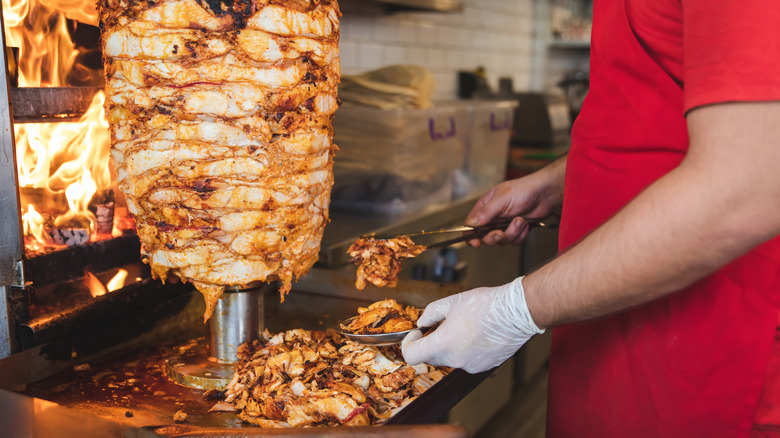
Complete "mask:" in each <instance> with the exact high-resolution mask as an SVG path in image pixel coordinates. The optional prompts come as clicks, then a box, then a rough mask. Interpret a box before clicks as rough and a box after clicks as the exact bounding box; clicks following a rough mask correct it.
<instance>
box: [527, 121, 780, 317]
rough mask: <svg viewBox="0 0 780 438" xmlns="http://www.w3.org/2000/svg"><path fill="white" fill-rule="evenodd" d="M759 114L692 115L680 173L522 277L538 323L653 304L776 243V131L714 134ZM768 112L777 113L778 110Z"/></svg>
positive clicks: (779, 183)
mask: <svg viewBox="0 0 780 438" xmlns="http://www.w3.org/2000/svg"><path fill="white" fill-rule="evenodd" d="M738 109H739V108H737V110H738ZM754 109H755V107H753V108H749V111H748V112H747V114H741V113H739V112H737V113H736V114H734V113H733V110H734V108H726V110H725V111H722V110H723V109H722V108H721V109H716V110H715V112H714V113H713V112H711V111H709V112H708V111H704V112H703V113H701V114H697V115H696V116H693V115H692V119H691V120H690V122H689V126H690V132H691V150H690V151H689V156H688V157H686V159H685V160H684V162H683V163H682V164H681V165H680V166H679V167H678V168H676V169H674V170H673V171H672V172H670V173H669V174H667V175H666V176H664V177H663V178H661V179H660V180H658V181H656V182H655V183H654V184H652V185H651V186H650V187H648V188H647V189H646V190H645V191H644V192H642V193H641V194H640V195H639V196H637V197H636V198H635V199H634V200H633V201H632V202H630V203H629V204H628V205H627V206H626V207H625V208H624V209H623V210H621V211H620V212H619V213H617V214H616V215H615V216H614V217H613V218H612V219H610V220H609V221H607V222H606V223H605V224H603V225H602V226H601V227H599V228H598V229H596V230H594V231H593V232H592V233H591V234H590V235H588V236H587V237H586V238H584V239H583V240H582V241H580V242H579V243H578V244H576V245H574V246H573V247H571V248H570V249H569V250H568V251H566V252H565V253H564V254H562V255H560V256H559V257H558V258H556V259H555V260H553V261H552V262H550V263H549V264H547V265H545V266H543V267H542V268H540V269H539V270H537V271H536V272H533V273H532V274H530V275H528V276H526V277H525V279H524V282H523V284H524V286H525V290H526V299H527V301H528V306H529V309H530V311H531V315H532V316H533V319H534V321H535V322H536V324H537V325H539V326H540V327H542V328H546V327H551V326H555V325H559V324H563V323H568V322H573V321H580V320H586V319H590V318H595V317H599V316H602V315H605V314H609V313H613V312H616V311H620V310H623V309H627V308H630V307H633V306H637V305H639V304H642V303H645V302H648V301H651V300H653V299H655V298H658V297H660V296H663V295H666V294H669V293H672V292H674V291H676V290H679V289H681V288H683V287H685V286H687V285H689V284H691V283H693V282H695V281H696V280H698V279H700V278H702V277H703V276H705V275H707V274H709V273H711V272H713V271H715V270H717V269H718V268H720V267H721V266H723V265H725V264H727V263H728V262H730V261H731V260H733V259H735V258H737V257H739V256H740V255H741V254H743V253H745V252H747V251H749V250H750V249H751V248H753V247H754V246H756V245H758V244H760V243H761V242H764V241H766V240H768V239H770V238H771V237H773V236H774V235H776V234H777V232H778V229H779V228H780V221H779V220H778V218H780V208H778V206H777V204H780V202H778V199H780V197H778V196H780V176H778V173H780V172H777V170H776V166H775V164H774V163H777V162H780V161H776V160H780V153H778V152H775V151H774V150H773V149H778V148H777V147H776V141H777V138H778V134H780V131H778V129H777V128H774V127H771V126H770V127H767V126H764V125H762V126H757V127H756V126H754V127H752V128H751V127H750V126H746V127H744V128H740V129H745V130H746V131H745V132H741V131H737V132H734V131H733V130H732V131H729V130H728V129H726V130H725V132H720V133H712V132H709V131H710V130H715V129H713V126H717V124H718V123H720V124H728V123H732V122H735V123H748V124H750V122H748V121H747V120H745V119H747V118H749V117H756V115H755V114H752V113H751V110H754ZM771 109H772V111H773V112H774V113H775V115H778V114H780V110H778V107H774V108H771ZM718 111H721V112H718ZM699 116H701V117H699ZM740 117H741V118H740ZM730 118H731V120H730ZM770 119H771V118H767V119H766V120H765V121H768V120H770ZM750 129H756V130H758V131H760V132H758V133H757V134H756V133H750V132H748V131H749V130H750ZM767 130H769V132H767ZM751 137H755V138H751ZM721 143H724V144H721ZM746 143H750V146H745V144H746ZM735 150H739V154H733V151H735ZM742 154H744V155H747V156H738V155H742ZM730 155H731V156H730ZM735 155H737V156H735ZM574 220H576V218H574ZM748 221H749V222H748Z"/></svg>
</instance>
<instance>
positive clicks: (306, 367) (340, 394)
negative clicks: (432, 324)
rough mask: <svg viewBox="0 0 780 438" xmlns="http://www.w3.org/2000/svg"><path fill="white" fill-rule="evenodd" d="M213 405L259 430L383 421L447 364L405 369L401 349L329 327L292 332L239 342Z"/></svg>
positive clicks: (438, 377) (435, 378)
mask: <svg viewBox="0 0 780 438" xmlns="http://www.w3.org/2000/svg"><path fill="white" fill-rule="evenodd" d="M238 356H239V358H240V360H241V361H240V363H239V364H238V365H237V367H236V373H235V375H234V376H233V380H232V381H231V382H230V384H229V385H228V388H227V390H226V391H225V394H226V398H225V401H224V402H221V403H218V404H217V405H215V407H214V410H229V409H232V410H238V411H239V413H238V417H239V418H240V419H241V420H243V421H244V422H247V423H250V424H254V425H257V426H261V427H267V428H271V427H304V426H338V425H345V426H363V425H373V424H381V423H383V422H385V421H387V420H388V419H389V418H390V417H391V416H392V415H393V414H394V413H395V412H397V411H398V410H400V409H401V408H403V407H404V406H406V405H407V404H409V403H410V402H411V401H412V400H414V399H415V398H416V397H417V396H419V395H420V394H422V393H423V392H424V391H425V390H426V389H428V388H430V387H431V386H433V385H434V384H435V383H436V382H438V381H439V380H441V379H442V378H443V377H444V376H445V374H446V373H447V372H448V369H444V368H434V367H431V366H428V365H419V366H415V367H410V366H409V365H407V364H406V363H405V362H404V361H403V359H402V357H401V352H400V349H399V348H398V347H397V346H393V347H380V348H377V347H371V346H367V345H361V344H358V343H355V342H352V341H349V340H347V339H345V338H343V337H341V336H340V335H339V334H338V333H336V332H335V331H333V330H329V331H327V332H323V331H307V330H289V331H287V332H283V333H278V334H276V335H271V334H270V333H268V332H267V331H266V332H264V333H263V340H261V341H260V340H258V341H254V342H253V343H251V344H249V343H246V344H243V345H242V346H241V347H240V348H239V350H238Z"/></svg>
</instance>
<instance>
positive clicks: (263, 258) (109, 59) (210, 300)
mask: <svg viewBox="0 0 780 438" xmlns="http://www.w3.org/2000/svg"><path fill="white" fill-rule="evenodd" d="M99 10H100V24H101V30H102V41H103V56H104V65H105V70H106V78H107V83H106V90H107V100H106V114H107V118H108V121H109V125H110V130H111V141H112V156H113V159H114V163H115V165H116V168H117V174H118V180H119V187H120V188H121V189H122V191H123V192H124V193H125V195H126V197H127V203H128V207H129V210H130V212H131V213H132V214H133V216H134V217H135V220H136V224H137V228H138V234H139V236H140V239H141V243H142V254H143V258H144V260H145V261H146V262H147V263H149V264H150V265H151V268H152V271H153V273H154V275H155V276H157V277H159V278H161V279H162V280H163V281H165V280H166V278H168V276H170V275H175V276H177V277H179V278H181V279H182V280H185V281H189V282H191V283H192V284H193V285H195V287H196V288H197V289H198V290H200V291H201V292H202V293H203V295H204V297H205V299H206V303H207V310H206V315H205V316H206V318H208V317H209V316H210V315H211V313H212V312H213V309H214V306H215V305H216V302H217V300H218V299H219V297H220V296H221V294H222V292H223V291H224V290H225V288H226V287H228V286H236V287H239V288H244V287H250V286H251V285H254V284H256V283H259V282H267V281H275V280H280V281H281V283H282V287H281V293H282V299H283V298H284V294H285V293H286V292H288V291H289V290H290V286H291V282H292V280H293V278H294V277H295V278H298V277H300V276H302V275H304V274H306V272H308V270H309V269H310V268H311V266H312V265H313V264H314V262H315V261H316V260H317V254H318V251H319V243H320V240H321V238H322V232H323V229H324V227H325V224H326V223H327V221H328V203H329V197H330V189H331V186H332V184H333V173H332V163H333V152H334V149H335V146H334V145H333V143H332V138H333V132H332V115H333V112H334V111H335V110H336V109H337V107H338V102H337V97H336V94H337V85H338V82H339V77H340V68H339V58H338V38H339V23H338V18H339V16H340V15H341V14H340V12H339V8H338V4H337V2H336V1H335V0H140V1H139V0H100V1H99Z"/></svg>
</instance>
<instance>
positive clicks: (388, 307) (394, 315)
mask: <svg viewBox="0 0 780 438" xmlns="http://www.w3.org/2000/svg"><path fill="white" fill-rule="evenodd" d="M419 318H420V309H418V308H417V307H412V306H406V307H404V306H401V305H400V304H398V302H396V301H395V300H393V299H389V298H388V299H386V300H383V301H377V302H376V303H373V304H371V305H370V306H368V307H359V308H358V315H357V316H355V317H353V318H350V319H349V320H347V321H346V324H341V330H342V331H344V332H345V333H353V334H356V335H368V334H380V333H397V332H403V331H407V330H411V329H413V328H415V327H417V319H419Z"/></svg>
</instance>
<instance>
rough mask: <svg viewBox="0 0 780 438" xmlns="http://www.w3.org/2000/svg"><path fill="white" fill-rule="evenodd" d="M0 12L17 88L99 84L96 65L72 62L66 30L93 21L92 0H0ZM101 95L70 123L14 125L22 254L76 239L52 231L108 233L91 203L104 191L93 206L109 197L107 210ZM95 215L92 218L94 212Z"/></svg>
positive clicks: (108, 178)
mask: <svg viewBox="0 0 780 438" xmlns="http://www.w3.org/2000/svg"><path fill="white" fill-rule="evenodd" d="M3 18H4V21H5V35H6V44H7V45H8V46H9V47H14V48H16V49H17V50H18V59H17V66H18V72H17V81H18V86H19V87H67V86H70V85H72V84H74V83H75V84H79V85H83V84H85V83H86V84H90V85H101V84H102V82H101V81H102V71H97V70H91V69H88V68H87V67H85V66H84V65H81V64H79V63H78V62H77V58H78V56H79V53H80V52H79V50H78V49H77V47H76V44H75V43H74V41H73V40H72V38H71V33H73V32H69V26H70V30H71V31H73V29H74V24H73V23H74V22H73V21H70V22H69V21H68V19H70V20H76V21H78V22H79V23H86V24H90V25H96V24H97V11H96V9H95V2H92V1H76V0H71V1H68V0H55V1H52V2H48V1H47V2H43V1H42V0H41V1H39V0H3ZM82 26H83V25H82ZM7 56H11V55H10V54H8V55H7ZM104 100H105V97H104V94H103V92H102V91H99V92H97V93H96V94H95V96H94V98H93V100H92V103H91V105H90V107H89V109H88V110H87V112H86V113H85V114H84V115H83V116H82V117H81V118H80V119H79V120H77V121H75V122H74V121H63V122H51V123H24V124H18V123H17V124H15V126H14V133H15V138H16V154H17V156H16V164H17V169H18V177H19V185H20V188H21V190H20V191H21V193H20V198H21V205H22V220H23V226H24V233H25V246H26V248H27V251H28V253H29V252H30V251H41V250H43V249H45V248H47V247H52V246H54V247H56V246H57V245H70V244H79V243H82V242H81V241H80V240H79V239H70V240H68V239H65V240H62V239H60V240H59V241H58V240H57V239H55V238H54V232H57V233H59V236H60V237H62V236H63V235H67V236H74V235H77V234H78V233H82V234H83V235H85V236H86V237H87V238H88V239H89V240H98V239H102V238H108V237H111V233H112V231H111V224H109V226H108V232H106V231H105V227H98V223H99V221H98V218H96V214H95V205H94V204H95V202H94V198H97V197H96V196H95V195H96V193H97V194H104V196H103V198H101V199H105V202H104V203H103V204H101V205H109V203H110V208H112V209H113V191H112V183H113V182H112V175H111V172H110V170H109V169H110V167H109V148H110V147H109V145H110V143H109V134H108V123H107V121H106V118H105V115H104V112H103V103H104ZM106 193H110V194H111V195H112V196H105V194H106ZM91 202H92V204H91ZM101 202H103V201H101ZM90 207H92V208H90ZM97 214H98V216H100V211H97ZM108 220H111V217H109V218H108ZM114 232H115V233H116V230H115V231H114Z"/></svg>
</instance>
